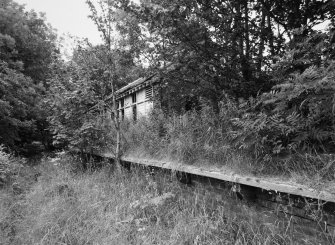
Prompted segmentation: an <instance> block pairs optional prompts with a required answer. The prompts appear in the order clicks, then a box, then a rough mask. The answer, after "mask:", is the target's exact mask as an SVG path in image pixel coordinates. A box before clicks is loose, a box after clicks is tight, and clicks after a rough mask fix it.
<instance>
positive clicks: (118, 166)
mask: <svg viewBox="0 0 335 245" xmlns="http://www.w3.org/2000/svg"><path fill="white" fill-rule="evenodd" d="M110 62H112V61H110ZM111 71H112V64H110V82H111V87H112V101H113V122H114V126H115V129H116V145H115V151H114V152H115V156H114V159H115V167H116V171H117V173H120V172H121V151H120V145H121V132H120V131H121V129H120V120H119V116H118V111H117V109H118V108H117V101H116V91H115V86H114V83H113V80H112V78H111V74H112V73H111Z"/></svg>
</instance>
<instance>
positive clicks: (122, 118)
mask: <svg viewBox="0 0 335 245" xmlns="http://www.w3.org/2000/svg"><path fill="white" fill-rule="evenodd" d="M121 120H122V121H123V120H124V109H122V110H121Z"/></svg>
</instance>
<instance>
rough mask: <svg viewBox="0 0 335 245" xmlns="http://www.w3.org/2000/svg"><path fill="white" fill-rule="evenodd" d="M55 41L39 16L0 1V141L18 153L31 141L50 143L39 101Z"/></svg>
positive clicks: (21, 7) (52, 58) (51, 59)
mask: <svg viewBox="0 0 335 245" xmlns="http://www.w3.org/2000/svg"><path fill="white" fill-rule="evenodd" d="M55 41H56V36H55V34H54V32H53V30H52V28H51V27H50V26H48V25H47V24H46V23H45V19H44V17H43V16H41V15H38V14H36V13H35V12H34V11H30V12H26V11H25V10H24V7H23V6H21V5H18V4H17V3H15V2H13V1H11V0H1V1H0V143H1V144H4V145H6V146H8V147H10V148H12V149H13V150H16V151H18V152H21V153H27V151H29V149H28V148H29V145H30V144H31V143H32V142H33V141H39V142H42V143H43V144H44V145H45V146H48V144H49V143H50V136H49V134H48V132H47V131H46V130H47V120H46V114H47V113H46V111H44V109H43V107H42V106H41V103H40V102H41V100H42V98H43V96H44V94H45V92H46V89H47V79H48V77H49V74H50V69H49V66H50V64H51V63H52V62H53V60H54V58H56V56H57V52H58V51H57V47H56V43H55Z"/></svg>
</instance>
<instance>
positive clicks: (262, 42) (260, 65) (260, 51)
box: [257, 6, 265, 73]
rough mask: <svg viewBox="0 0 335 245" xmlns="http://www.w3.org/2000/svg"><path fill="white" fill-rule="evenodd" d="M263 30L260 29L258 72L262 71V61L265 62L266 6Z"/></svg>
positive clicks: (262, 22)
mask: <svg viewBox="0 0 335 245" xmlns="http://www.w3.org/2000/svg"><path fill="white" fill-rule="evenodd" d="M260 28H261V31H260V36H259V38H260V43H259V48H258V61H257V72H258V73H260V72H261V71H262V62H263V51H264V41H265V35H264V33H265V30H264V29H265V10H264V6H262V19H261V26H260Z"/></svg>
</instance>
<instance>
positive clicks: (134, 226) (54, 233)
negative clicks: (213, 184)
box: [0, 155, 332, 245]
mask: <svg viewBox="0 0 335 245" xmlns="http://www.w3.org/2000/svg"><path fill="white" fill-rule="evenodd" d="M77 165H78V162H77V161H76V160H74V159H73V158H70V157H68V156H66V155H65V156H62V157H61V158H60V159H58V160H56V161H55V160H50V159H49V160H48V159H45V160H44V161H42V163H41V165H40V166H39V171H40V172H41V173H42V175H41V176H40V177H39V178H38V181H37V182H36V183H35V184H33V185H32V186H31V188H30V189H29V190H27V191H26V192H24V193H23V194H20V195H14V194H13V192H12V190H11V188H8V189H4V190H2V191H1V192H0V193H1V202H0V203H1V205H0V214H1V216H0V226H1V228H2V229H1V241H0V243H1V244H185V245H186V244H318V243H319V242H320V241H321V240H320V239H321V237H318V236H314V237H313V236H307V235H303V236H301V235H299V234H298V232H296V231H295V229H294V226H292V224H290V222H288V220H279V219H278V220H276V218H274V217H275V216H271V214H269V213H267V214H262V213H260V212H259V211H257V210H256V209H254V208H252V207H247V206H246V205H244V204H241V203H239V202H238V201H236V200H235V199H234V198H232V197H229V196H227V197H222V196H215V195H213V194H212V193H210V192H208V191H204V190H194V189H192V188H191V187H185V186H181V185H178V184H177V183H176V182H175V181H174V179H173V178H172V177H168V176H166V175H164V176H163V175H161V174H159V173H157V174H156V175H154V176H152V175H150V174H149V173H146V172H143V171H140V170H136V169H135V170H134V171H132V172H131V173H130V172H124V173H122V174H121V175H120V174H119V175H116V174H113V173H111V172H110V171H109V169H108V168H104V169H102V170H99V171H91V172H90V173H82V172H80V171H77V170H76V166H77ZM75 170H76V171H75ZM323 238H327V239H328V241H329V243H330V242H331V239H332V238H331V237H326V236H323Z"/></svg>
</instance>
